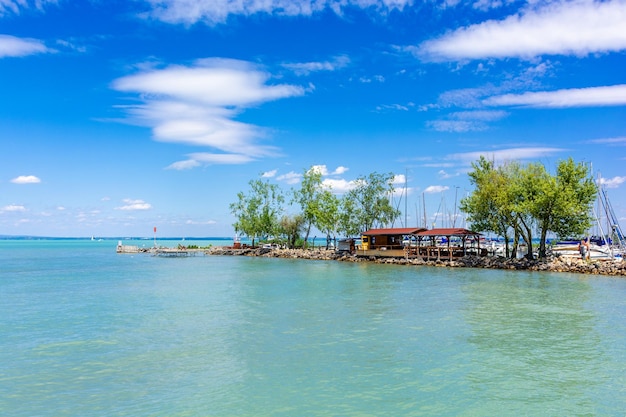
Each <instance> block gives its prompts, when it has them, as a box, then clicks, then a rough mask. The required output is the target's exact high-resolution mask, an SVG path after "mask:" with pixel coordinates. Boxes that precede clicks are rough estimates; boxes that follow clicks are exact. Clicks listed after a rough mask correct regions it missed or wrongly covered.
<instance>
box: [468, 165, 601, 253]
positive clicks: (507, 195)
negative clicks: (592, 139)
mask: <svg viewBox="0 0 626 417" xmlns="http://www.w3.org/2000/svg"><path fill="white" fill-rule="evenodd" d="M472 168H473V170H472V171H471V172H470V173H469V178H470V182H471V183H472V184H473V185H474V186H475V190H474V192H473V193H472V194H471V195H470V196H468V197H466V198H464V199H463V200H462V201H461V210H462V211H464V212H465V213H466V214H467V215H468V220H469V221H470V222H471V223H472V227H473V228H474V229H475V230H476V231H486V232H494V233H496V234H498V235H500V236H503V237H504V238H505V241H506V242H507V255H508V240H509V237H510V236H511V234H513V242H514V245H516V244H517V241H518V240H519V238H521V239H522V240H523V241H524V242H525V243H526V244H527V245H528V247H529V248H532V243H533V236H534V233H535V232H537V233H538V235H539V256H540V257H542V258H543V257H545V255H546V240H547V236H548V233H549V232H553V233H555V234H556V235H557V236H560V237H566V236H571V235H581V234H582V233H584V231H585V230H586V229H588V228H589V227H590V225H591V214H590V209H591V205H592V204H593V201H594V198H595V195H596V192H597V189H596V186H595V183H594V182H593V179H592V178H591V177H590V173H589V169H588V168H587V167H586V166H585V165H583V164H580V163H579V164H577V163H575V162H574V161H573V160H572V159H571V158H570V159H568V160H565V161H560V162H559V163H558V166H557V170H556V175H551V174H550V173H549V172H548V171H547V170H546V168H545V166H544V165H543V164H540V163H529V164H527V165H526V166H521V165H520V164H519V163H508V164H505V165H502V166H499V167H496V166H495V164H494V162H493V161H489V160H487V159H486V158H484V157H481V158H480V159H479V160H478V161H477V162H475V163H473V164H472ZM515 252H516V250H515V246H514V248H513V253H515ZM528 256H529V257H530V256H532V251H529V255H528Z"/></svg>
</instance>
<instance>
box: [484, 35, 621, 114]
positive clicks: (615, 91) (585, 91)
mask: <svg viewBox="0 0 626 417" xmlns="http://www.w3.org/2000/svg"><path fill="white" fill-rule="evenodd" d="M624 32H626V30H625V31H624ZM483 103H484V104H485V105H487V106H528V107H543V108H565V107H602V106H623V105H626V84H620V85H612V86H604V87H588V88H571V89H563V90H556V91H538V92H526V93H523V94H504V95H500V96H493V97H489V98H487V99H485V100H483Z"/></svg>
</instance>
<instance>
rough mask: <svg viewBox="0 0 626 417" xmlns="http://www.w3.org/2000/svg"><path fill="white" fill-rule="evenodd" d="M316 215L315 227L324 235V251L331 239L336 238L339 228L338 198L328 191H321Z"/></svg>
mask: <svg viewBox="0 0 626 417" xmlns="http://www.w3.org/2000/svg"><path fill="white" fill-rule="evenodd" d="M318 208H319V211H318V214H317V216H316V222H315V227H317V228H318V229H319V231H320V232H322V233H324V234H325V235H326V249H328V246H329V244H330V241H331V236H332V238H334V237H336V233H337V229H338V227H339V198H337V196H336V195H335V194H333V193H332V191H331V190H330V189H326V190H323V191H322V192H321V193H320V194H319V200H318Z"/></svg>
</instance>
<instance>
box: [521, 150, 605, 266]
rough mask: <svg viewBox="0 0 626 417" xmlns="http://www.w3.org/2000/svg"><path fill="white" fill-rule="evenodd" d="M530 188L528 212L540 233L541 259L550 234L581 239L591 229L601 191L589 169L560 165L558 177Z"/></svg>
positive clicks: (566, 163) (566, 162)
mask: <svg viewBox="0 0 626 417" xmlns="http://www.w3.org/2000/svg"><path fill="white" fill-rule="evenodd" d="M533 171H540V169H539V168H536V167H535V168H534V169H533ZM531 175H532V173H531ZM527 188H528V189H530V190H533V192H532V198H531V199H530V204H529V206H528V211H529V212H530V214H531V215H532V216H533V217H534V218H535V220H536V222H537V227H538V230H539V237H540V238H539V257H541V258H544V257H545V256H546V238H547V235H548V232H554V233H556V234H557V235H558V236H559V237H569V236H580V235H582V234H584V233H585V231H586V230H587V229H589V227H591V221H592V214H591V208H592V205H593V202H594V201H595V198H596V195H597V191H598V190H597V187H596V184H595V183H594V181H593V178H591V175H590V171H589V168H588V167H587V166H586V165H584V164H582V163H578V164H577V163H575V162H574V161H573V160H572V158H569V159H567V160H564V161H560V162H559V163H558V165H557V170H556V175H555V176H550V175H548V174H544V175H542V176H539V177H537V178H536V179H535V181H534V182H533V183H532V185H529V186H528V187H527Z"/></svg>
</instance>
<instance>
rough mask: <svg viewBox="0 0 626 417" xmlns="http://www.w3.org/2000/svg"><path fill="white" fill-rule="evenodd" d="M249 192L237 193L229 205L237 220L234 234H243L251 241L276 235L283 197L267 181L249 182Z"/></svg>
mask: <svg viewBox="0 0 626 417" xmlns="http://www.w3.org/2000/svg"><path fill="white" fill-rule="evenodd" d="M249 185H250V192H249V193H248V194H245V193H243V192H239V193H238V194H237V201H236V202H235V203H232V204H230V211H231V213H232V214H233V215H234V216H235V217H236V218H237V220H236V221H235V223H234V224H233V227H234V228H235V232H237V233H244V234H245V235H247V236H248V237H250V238H251V239H252V246H254V241H255V239H256V238H257V237H268V236H272V235H275V234H277V233H278V219H279V215H280V213H282V211H283V207H282V204H283V202H284V196H283V195H282V192H281V190H280V188H278V186H277V185H276V184H270V183H269V181H262V180H251V181H250V182H249Z"/></svg>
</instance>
